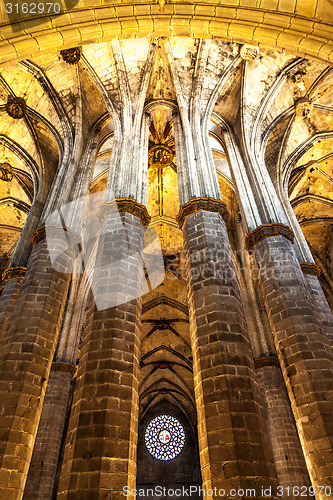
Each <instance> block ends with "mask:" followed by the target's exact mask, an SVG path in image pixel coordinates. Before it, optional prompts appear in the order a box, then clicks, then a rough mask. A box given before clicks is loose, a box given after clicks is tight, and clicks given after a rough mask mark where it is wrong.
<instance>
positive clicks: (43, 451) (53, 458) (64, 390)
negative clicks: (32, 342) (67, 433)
mask: <svg viewBox="0 0 333 500" xmlns="http://www.w3.org/2000/svg"><path fill="white" fill-rule="evenodd" d="M74 374H75V366H73V365H72V364H71V363H60V362H53V363H52V365H51V373H50V376H49V380H48V383H47V387H46V392H45V398H44V404H43V409H42V413H41V417H40V421H39V426H38V431H37V436H36V440H35V445H34V449H33V453H32V457H31V462H30V467H29V472H28V477H27V481H26V485H25V489H24V495H23V500H51V498H52V493H53V488H54V481H55V477H56V472H57V467H58V460H59V452H60V447H61V443H62V438H63V431H64V426H65V420H66V415H67V407H68V401H69V394H70V388H71V381H72V377H73V376H74Z"/></svg>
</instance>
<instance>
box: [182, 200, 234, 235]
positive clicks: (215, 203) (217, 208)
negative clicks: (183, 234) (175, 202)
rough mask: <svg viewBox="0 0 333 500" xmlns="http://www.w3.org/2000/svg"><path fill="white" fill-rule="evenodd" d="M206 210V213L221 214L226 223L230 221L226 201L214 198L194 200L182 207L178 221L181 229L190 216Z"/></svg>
mask: <svg viewBox="0 0 333 500" xmlns="http://www.w3.org/2000/svg"><path fill="white" fill-rule="evenodd" d="M200 210H205V211H206V212H217V213H219V214H220V216H221V217H222V219H223V220H224V222H226V221H227V219H228V215H229V212H228V209H227V205H226V204H225V203H224V201H221V200H215V199H213V198H194V199H193V200H190V201H188V202H187V203H185V204H184V205H182V206H181V207H180V210H179V212H178V215H177V217H176V220H177V222H178V225H179V226H180V228H182V227H183V225H184V223H185V220H186V218H187V217H188V216H189V215H192V214H195V213H196V212H200Z"/></svg>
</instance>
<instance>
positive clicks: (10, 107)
mask: <svg viewBox="0 0 333 500" xmlns="http://www.w3.org/2000/svg"><path fill="white" fill-rule="evenodd" d="M26 109H27V105H26V102H25V100H24V99H23V98H22V97H12V96H8V100H7V104H6V112H7V113H8V114H9V116H11V117H12V118H15V120H19V119H20V118H23V117H24V115H25V113H26Z"/></svg>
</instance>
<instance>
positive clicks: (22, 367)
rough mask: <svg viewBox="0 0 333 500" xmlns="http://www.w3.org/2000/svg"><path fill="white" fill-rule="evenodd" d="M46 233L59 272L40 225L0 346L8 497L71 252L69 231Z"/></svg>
mask: <svg viewBox="0 0 333 500" xmlns="http://www.w3.org/2000/svg"><path fill="white" fill-rule="evenodd" d="M52 235H53V238H52V239H53V243H54V244H55V250H56V251H57V252H58V254H59V255H61V256H60V258H59V260H58V264H59V266H60V267H61V269H62V272H60V271H58V270H56V269H55V268H54V267H53V265H52V263H51V260H50V255H49V250H48V245H47V241H46V238H45V236H46V229H45V227H42V228H40V229H39V230H38V231H37V232H36V234H35V237H34V244H35V246H34V248H33V250H32V252H31V254H30V257H29V260H28V263H27V271H26V274H25V278H24V280H23V282H22V285H21V288H20V291H19V293H18V297H17V300H16V304H15V315H14V316H13V317H12V318H11V322H10V325H9V326H8V328H7V330H6V331H5V332H4V333H3V336H2V339H1V345H0V393H1V394H0V399H1V402H2V404H3V410H2V412H1V415H0V443H1V444H0V460H1V480H0V496H1V497H3V498H7V499H8V500H9V499H13V500H14V499H15V500H18V499H20V498H22V495H23V490H24V485H25V481H26V476H27V472H28V468H29V463H30V458H31V454H32V449H33V445H34V439H35V435H36V432H37V427H38V423H39V418H40V413H41V409H42V405H43V400H44V394H45V389H46V385H47V380H48V377H49V372H50V368H51V363H52V358H53V355H54V351H55V348H56V344H57V338H58V332H59V328H60V323H61V317H62V311H63V309H64V305H65V301H66V296H67V291H68V286H69V281H70V272H71V268H72V264H73V258H74V255H75V254H74V247H75V243H76V237H75V234H73V233H70V232H67V234H66V238H65V237H64V232H63V229H62V228H58V227H56V226H53V228H52ZM69 242H71V244H69Z"/></svg>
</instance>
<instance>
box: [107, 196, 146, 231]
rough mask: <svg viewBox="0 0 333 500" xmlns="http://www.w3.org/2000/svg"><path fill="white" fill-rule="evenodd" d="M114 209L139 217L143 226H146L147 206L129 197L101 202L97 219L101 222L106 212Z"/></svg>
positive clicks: (108, 212)
mask: <svg viewBox="0 0 333 500" xmlns="http://www.w3.org/2000/svg"><path fill="white" fill-rule="evenodd" d="M116 210H118V212H128V213H129V214H132V215H135V216H136V217H139V218H140V219H141V222H142V225H143V226H148V224H149V222H150V215H149V214H148V212H147V208H146V207H145V206H144V205H141V204H140V203H138V202H137V201H135V200H132V199H131V198H117V199H115V200H112V201H107V202H106V203H103V205H102V207H101V209H100V211H99V212H98V218H99V220H100V221H101V222H103V221H104V219H105V217H106V216H107V215H108V214H110V213H112V212H114V211H116Z"/></svg>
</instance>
